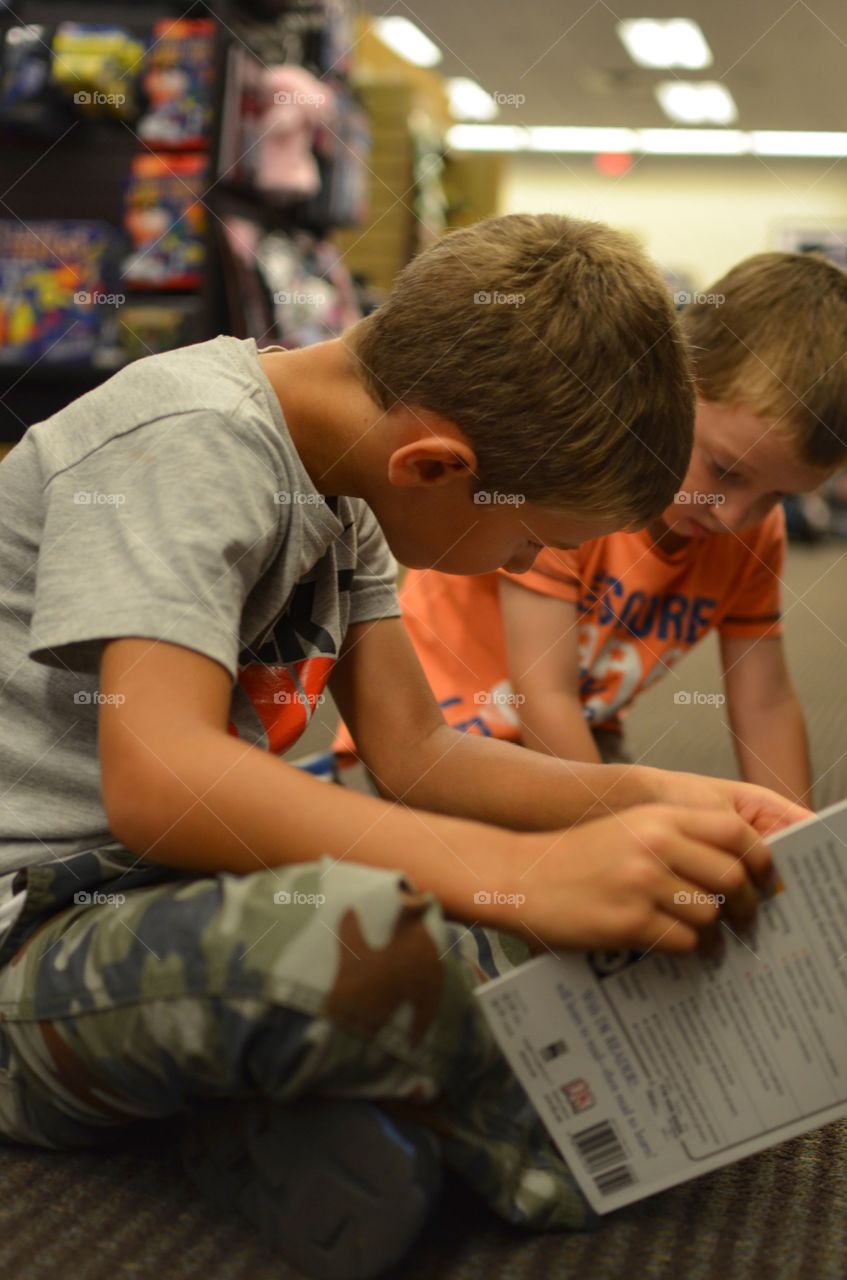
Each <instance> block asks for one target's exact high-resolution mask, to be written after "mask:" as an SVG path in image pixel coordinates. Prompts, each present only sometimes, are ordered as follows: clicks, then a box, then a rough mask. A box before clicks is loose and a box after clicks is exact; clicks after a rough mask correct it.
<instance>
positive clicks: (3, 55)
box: [0, 10, 73, 138]
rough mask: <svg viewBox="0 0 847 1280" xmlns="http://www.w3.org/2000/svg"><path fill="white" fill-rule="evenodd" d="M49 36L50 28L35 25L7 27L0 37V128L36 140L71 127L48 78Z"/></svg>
mask: <svg viewBox="0 0 847 1280" xmlns="http://www.w3.org/2000/svg"><path fill="white" fill-rule="evenodd" d="M0 12H2V10H0ZM52 34H53V28H52V27H47V26H42V25H40V24H35V23H33V24H30V25H29V26H25V25H22V24H21V25H14V26H10V27H7V28H6V31H5V32H4V33H3V36H2V41H0V128H3V129H4V130H5V129H9V130H13V131H14V132H16V133H21V134H28V135H31V136H34V137H38V138H59V137H61V135H62V134H63V133H64V131H65V130H66V129H67V128H68V127H69V125H70V124H72V122H73V111H72V109H71V105H70V103H69V102H68V100H67V98H66V97H65V96H64V95H63V94H62V93H61V91H60V90H59V88H58V86H57V85H56V84H55V83H54V81H53V79H52V76H51V70H52V57H51V54H50V40H51V38H52Z"/></svg>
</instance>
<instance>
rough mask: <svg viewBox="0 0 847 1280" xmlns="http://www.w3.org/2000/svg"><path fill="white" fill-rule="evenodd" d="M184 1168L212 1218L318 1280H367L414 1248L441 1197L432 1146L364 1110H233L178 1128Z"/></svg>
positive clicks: (328, 1102) (401, 1124)
mask: <svg viewBox="0 0 847 1280" xmlns="http://www.w3.org/2000/svg"><path fill="white" fill-rule="evenodd" d="M181 1152H182V1160H183V1165H184V1167H185V1170H186V1173H187V1174H188V1176H189V1177H190V1178H191V1180H192V1182H193V1183H194V1184H195V1185H196V1186H197V1187H199V1188H200V1190H201V1191H202V1192H203V1193H204V1194H205V1195H206V1196H207V1198H208V1199H210V1200H211V1201H212V1202H213V1203H214V1204H215V1205H216V1206H217V1207H218V1208H219V1209H221V1210H224V1211H226V1210H231V1209H237V1210H239V1211H240V1212H241V1213H243V1214H244V1215H245V1216H246V1217H247V1218H249V1220H250V1221H251V1222H252V1223H253V1225H254V1226H255V1227H257V1228H258V1231H259V1234H260V1235H261V1237H262V1240H263V1241H264V1243H265V1244H266V1245H267V1246H268V1247H269V1248H271V1249H272V1250H273V1251H274V1252H275V1253H277V1254H278V1255H279V1256H280V1257H282V1258H284V1259H285V1261H286V1262H289V1263H291V1264H292V1265H293V1266H295V1267H299V1268H300V1269H301V1270H302V1271H304V1272H306V1274H307V1275H310V1276H314V1277H317V1278H318V1280H369V1278H370V1277H373V1276H378V1275H380V1274H381V1273H382V1272H383V1271H385V1270H387V1268H389V1267H391V1266H393V1265H394V1263H396V1262H398V1261H399V1260H400V1258H402V1257H403V1256H404V1254H406V1252H407V1251H408V1250H409V1248H410V1246H411V1245H412V1244H413V1243H414V1241H415V1239H416V1237H417V1235H418V1234H419V1232H420V1230H421V1228H422V1227H423V1225H424V1223H425V1221H426V1219H427V1217H428V1215H429V1211H430V1209H431V1208H432V1206H433V1204H434V1202H435V1200H436V1198H437V1196H438V1192H439V1190H440V1187H441V1162H440V1154H439V1145H438V1141H437V1139H436V1138H435V1136H434V1135H433V1134H432V1133H430V1132H428V1131H427V1130H426V1129H423V1128H420V1127H419V1126H418V1125H416V1124H414V1123H413V1122H409V1121H406V1120H403V1119H399V1120H395V1119H392V1118H390V1117H389V1116H388V1115H387V1114H386V1113H385V1112H384V1111H383V1110H382V1109H381V1108H380V1107H379V1106H377V1105H376V1104H375V1103H371V1102H358V1101H354V1102H348V1101H339V1100H333V1099H325V1100H323V1099H316V1100H314V1101H308V1102H299V1103H294V1104H286V1105H282V1104H278V1103H273V1102H270V1101H268V1100H267V1099H265V1098H255V1099H249V1100H248V1101H245V1102H234V1103H231V1104H227V1105H225V1106H223V1107H222V1108H221V1109H220V1110H217V1109H215V1110H212V1111H210V1112H206V1113H203V1114H201V1115H199V1116H192V1117H189V1118H188V1119H187V1120H186V1123H185V1128H184V1130H183V1133H182V1138H181Z"/></svg>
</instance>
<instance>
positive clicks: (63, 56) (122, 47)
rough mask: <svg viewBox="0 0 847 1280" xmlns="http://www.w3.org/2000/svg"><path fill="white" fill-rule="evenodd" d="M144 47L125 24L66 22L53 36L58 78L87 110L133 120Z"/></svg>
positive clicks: (81, 108) (54, 73) (54, 72)
mask: <svg viewBox="0 0 847 1280" xmlns="http://www.w3.org/2000/svg"><path fill="white" fill-rule="evenodd" d="M145 48H146V46H145V43H144V41H143V40H141V39H139V38H138V37H137V36H134V35H132V33H131V32H129V31H126V30H125V29H124V28H123V27H114V26H109V25H106V24H104V23H84V22H62V23H60V25H59V26H58V27H57V28H56V34H55V35H54V37H53V62H52V77H53V81H54V83H55V84H57V85H58V86H60V88H61V89H62V90H63V91H64V92H65V94H66V95H67V96H68V98H70V99H72V101H73V103H74V106H75V107H76V108H77V110H79V111H81V112H83V113H84V114H85V115H94V116H97V115H103V114H106V115H112V116H115V117H117V118H118V119H120V120H132V119H134V118H135V116H136V115H137V114H138V78H139V73H140V67H141V63H142V60H143V58H144V52H145Z"/></svg>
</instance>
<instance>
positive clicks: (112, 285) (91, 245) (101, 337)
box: [0, 219, 120, 365]
mask: <svg viewBox="0 0 847 1280" xmlns="http://www.w3.org/2000/svg"><path fill="white" fill-rule="evenodd" d="M119 248H120V237H119V235H118V233H117V232H116V231H115V229H114V228H113V227H111V226H109V224H108V223H105V222H96V221H77V222H73V221H33V222H30V223H29V224H28V225H27V226H24V225H23V224H22V223H20V222H19V221H17V220H12V219H9V220H2V221H0V364H3V365H9V364H14V365H18V364H32V363H34V362H35V361H45V362H47V363H52V364H69V363H70V364H74V363H95V364H100V363H112V362H113V356H112V355H109V353H110V352H112V351H113V339H112V335H113V330H114V324H115V313H116V307H117V306H118V305H119V303H120V294H119V293H118V291H117V287H116V276H115V271H116V264H117V258H118V252H119ZM104 353H105V354H106V355H107V356H108V358H107V359H106V360H101V358H100V357H101V356H103V355H104Z"/></svg>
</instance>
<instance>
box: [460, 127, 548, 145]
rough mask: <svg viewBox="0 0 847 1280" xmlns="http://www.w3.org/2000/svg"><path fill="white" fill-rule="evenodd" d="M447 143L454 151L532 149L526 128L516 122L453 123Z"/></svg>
mask: <svg viewBox="0 0 847 1280" xmlns="http://www.w3.org/2000/svg"><path fill="white" fill-rule="evenodd" d="M447 145H448V146H450V147H453V148H454V150H456V151H532V150H533V148H532V147H531V146H530V145H529V135H528V133H527V131H526V129H523V128H522V127H521V126H520V125H516V124H454V125H453V126H452V127H451V128H450V129H448V130H447Z"/></svg>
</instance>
